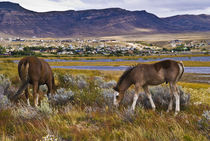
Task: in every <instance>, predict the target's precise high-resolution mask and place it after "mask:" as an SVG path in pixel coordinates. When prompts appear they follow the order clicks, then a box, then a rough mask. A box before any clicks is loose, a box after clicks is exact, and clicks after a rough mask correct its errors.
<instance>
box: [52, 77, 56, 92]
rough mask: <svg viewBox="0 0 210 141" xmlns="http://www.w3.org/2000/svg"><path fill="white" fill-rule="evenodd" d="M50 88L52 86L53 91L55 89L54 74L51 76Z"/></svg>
mask: <svg viewBox="0 0 210 141" xmlns="http://www.w3.org/2000/svg"><path fill="white" fill-rule="evenodd" d="M52 88H53V90H54V91H55V90H56V86H55V78H54V76H52Z"/></svg>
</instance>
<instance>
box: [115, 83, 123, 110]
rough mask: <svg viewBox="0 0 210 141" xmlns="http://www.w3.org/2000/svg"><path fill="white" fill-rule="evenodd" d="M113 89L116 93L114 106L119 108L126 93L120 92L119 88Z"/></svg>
mask: <svg viewBox="0 0 210 141" xmlns="http://www.w3.org/2000/svg"><path fill="white" fill-rule="evenodd" d="M113 89H114V90H115V92H114V101H113V102H114V105H115V106H116V107H118V106H119V104H120V102H121V101H122V99H123V96H124V92H123V91H119V89H118V87H114V88H113Z"/></svg>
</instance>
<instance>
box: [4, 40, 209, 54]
mask: <svg viewBox="0 0 210 141" xmlns="http://www.w3.org/2000/svg"><path fill="white" fill-rule="evenodd" d="M209 49H210V40H197V41H182V40H179V39H176V40H172V41H165V42H153V43H151V42H150V43H147V42H144V41H118V40H114V39H113V40H104V39H79V38H77V39H50V38H49V39H47V38H43V39H40V38H36V37H33V38H30V39H29V38H28V39H25V38H19V37H16V38H1V37H0V55H1V56H24V55H37V56H39V55H40V56H41V55H46V56H47V55H49V56H50V55H58V56H94V55H95V56H147V55H151V54H174V53H192V52H194V53H208V52H209V51H210V50H209Z"/></svg>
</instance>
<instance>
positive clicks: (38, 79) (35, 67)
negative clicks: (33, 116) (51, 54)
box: [12, 56, 55, 106]
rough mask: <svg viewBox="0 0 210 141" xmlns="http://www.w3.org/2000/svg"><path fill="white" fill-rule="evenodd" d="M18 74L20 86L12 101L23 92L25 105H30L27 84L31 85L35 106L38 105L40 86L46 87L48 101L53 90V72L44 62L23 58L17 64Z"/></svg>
mask: <svg viewBox="0 0 210 141" xmlns="http://www.w3.org/2000/svg"><path fill="white" fill-rule="evenodd" d="M18 73H19V77H20V80H21V82H22V84H21V86H20V88H19V89H18V91H17V92H16V94H15V95H14V96H13V98H12V99H13V100H16V99H17V98H18V96H19V95H20V94H21V93H22V92H23V91H24V90H25V96H26V99H27V103H28V105H30V102H29V96H28V84H31V85H33V99H34V105H35V106H37V105H38V92H39V86H40V85H44V84H46V85H47V87H48V92H47V96H48V99H49V93H53V89H54V88H55V81H54V76H53V72H52V70H51V68H50V66H49V64H48V63H47V62H46V61H44V60H42V59H39V58H37V57H32V56H30V57H25V58H23V59H21V60H20V62H19V63H18Z"/></svg>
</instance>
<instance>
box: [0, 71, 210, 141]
mask: <svg viewBox="0 0 210 141" xmlns="http://www.w3.org/2000/svg"><path fill="white" fill-rule="evenodd" d="M54 72H55V78H56V85H57V88H58V89H57V91H56V92H55V94H51V99H50V100H48V99H47V97H46V96H45V95H44V94H45V93H46V91H47V88H46V86H42V87H41V88H40V89H41V90H40V94H42V96H41V98H40V101H39V106H38V108H35V107H31V106H27V104H26V99H25V97H24V95H23V96H22V97H21V98H20V100H19V101H18V103H13V102H11V101H10V100H9V98H10V96H11V95H12V94H14V92H15V91H16V90H17V86H16V85H14V83H15V82H17V80H16V79H14V76H13V75H15V74H13V75H11V77H10V78H9V77H8V76H6V75H0V140H8V141H10V140H61V141H62V140H63V141H66V140H91V141H92V140H148V141H150V140H157V141H162V140H183V141H191V140H192V141H193V140H196V141H199V140H200V141H203V140H204V141H205V140H209V139H210V137H209V128H210V127H209V125H210V124H209V120H210V118H209V116H210V115H209V113H210V106H209V97H210V91H209V88H208V87H207V86H205V85H204V87H199V88H197V87H194V85H187V84H186V83H179V84H180V85H182V87H179V90H180V92H181V104H182V106H181V112H180V113H179V114H178V115H177V116H174V112H170V113H166V107H167V104H168V99H169V90H168V88H167V87H166V85H165V84H164V85H162V86H157V87H151V89H150V91H151V93H152V96H153V99H154V102H155V104H156V105H157V110H156V111H155V112H154V111H152V110H150V105H149V102H148V99H147V98H146V96H145V95H144V94H143V93H141V97H140V98H139V100H138V104H137V105H138V106H137V108H136V111H135V112H132V111H130V110H129V109H130V105H131V104H130V102H132V93H133V90H132V89H129V90H128V92H127V93H126V96H125V98H124V100H123V105H122V106H121V107H120V108H119V109H116V108H115V107H114V106H113V105H112V102H113V90H112V87H113V86H114V85H115V84H116V79H115V78H114V77H113V75H112V74H110V75H104V74H102V73H100V72H98V71H78V72H72V71H70V70H68V71H65V70H58V69H56V70H54ZM78 73H81V74H80V75H78ZM200 85H203V84H200ZM206 85H207V84H206ZM30 100H32V96H30Z"/></svg>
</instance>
